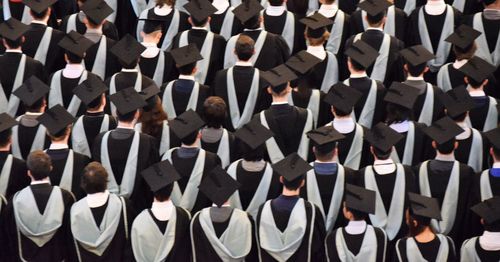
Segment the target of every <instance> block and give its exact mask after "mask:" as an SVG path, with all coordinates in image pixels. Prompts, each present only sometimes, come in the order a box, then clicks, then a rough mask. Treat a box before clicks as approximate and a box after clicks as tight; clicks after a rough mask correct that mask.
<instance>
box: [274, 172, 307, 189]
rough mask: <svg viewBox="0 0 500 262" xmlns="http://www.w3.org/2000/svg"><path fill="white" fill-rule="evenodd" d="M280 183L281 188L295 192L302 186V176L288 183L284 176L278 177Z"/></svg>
mask: <svg viewBox="0 0 500 262" xmlns="http://www.w3.org/2000/svg"><path fill="white" fill-rule="evenodd" d="M280 182H281V184H283V187H284V188H286V189H288V190H290V191H297V190H299V189H300V188H301V187H303V186H304V183H305V182H304V176H303V175H302V176H298V177H297V178H295V179H293V180H290V181H288V180H287V179H286V178H285V177H284V176H280Z"/></svg>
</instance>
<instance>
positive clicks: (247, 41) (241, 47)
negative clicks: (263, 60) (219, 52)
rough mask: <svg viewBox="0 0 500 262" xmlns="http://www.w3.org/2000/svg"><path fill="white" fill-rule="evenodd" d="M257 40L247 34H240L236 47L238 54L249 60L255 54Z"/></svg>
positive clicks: (243, 59)
mask: <svg viewBox="0 0 500 262" xmlns="http://www.w3.org/2000/svg"><path fill="white" fill-rule="evenodd" d="M254 48H255V41H253V39H252V38H251V37H249V36H247V35H243V34H240V36H239V37H238V40H237V41H236V45H235V47H234V49H235V52H236V56H237V57H238V59H239V60H241V61H248V60H250V58H252V56H253V54H254Z"/></svg>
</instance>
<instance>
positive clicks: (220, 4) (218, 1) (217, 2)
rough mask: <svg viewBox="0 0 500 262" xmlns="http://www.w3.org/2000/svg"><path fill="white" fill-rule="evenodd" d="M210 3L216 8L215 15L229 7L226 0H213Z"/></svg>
mask: <svg viewBox="0 0 500 262" xmlns="http://www.w3.org/2000/svg"><path fill="white" fill-rule="evenodd" d="M212 5H213V6H214V7H215V8H217V12H215V14H216V15H220V14H222V13H224V12H226V10H227V8H228V7H229V1H227V0H214V1H213V2H212Z"/></svg>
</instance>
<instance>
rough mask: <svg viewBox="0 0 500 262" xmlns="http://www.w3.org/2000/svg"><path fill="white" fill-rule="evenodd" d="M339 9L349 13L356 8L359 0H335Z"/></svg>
mask: <svg viewBox="0 0 500 262" xmlns="http://www.w3.org/2000/svg"><path fill="white" fill-rule="evenodd" d="M337 2H338V6H339V9H340V10H342V11H344V13H346V14H348V15H351V14H352V13H353V12H354V11H356V9H357V8H358V3H359V2H360V1H359V0H354V1H350V0H337Z"/></svg>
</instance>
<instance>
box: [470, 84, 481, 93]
mask: <svg viewBox="0 0 500 262" xmlns="http://www.w3.org/2000/svg"><path fill="white" fill-rule="evenodd" d="M467 90H468V91H469V92H471V91H484V86H478V87H472V86H470V85H469V86H468V87H467Z"/></svg>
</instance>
